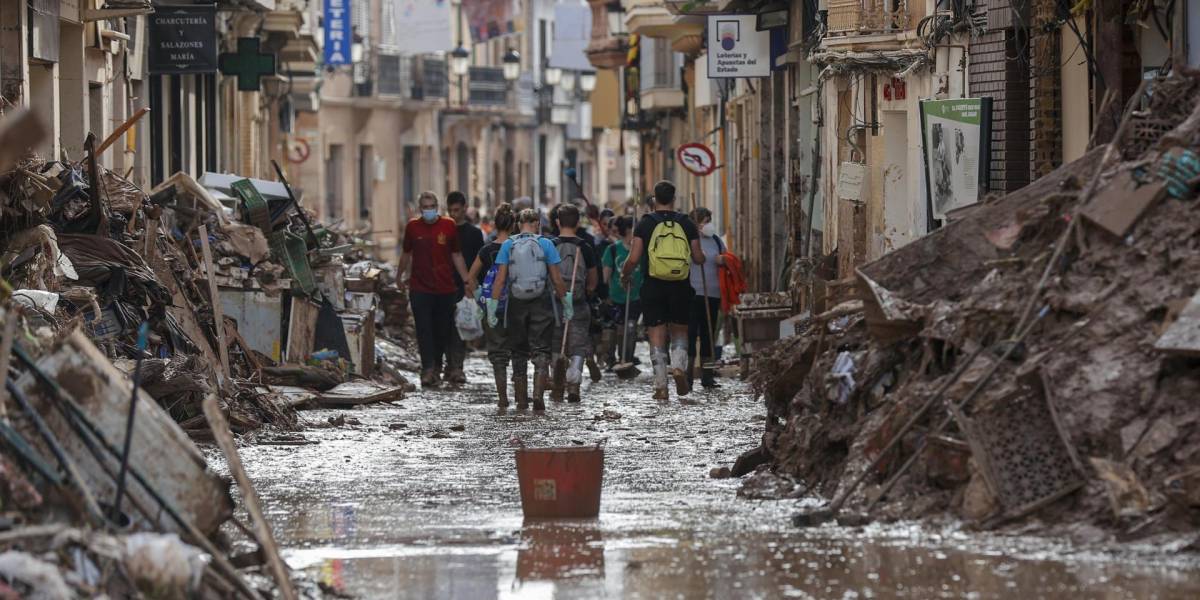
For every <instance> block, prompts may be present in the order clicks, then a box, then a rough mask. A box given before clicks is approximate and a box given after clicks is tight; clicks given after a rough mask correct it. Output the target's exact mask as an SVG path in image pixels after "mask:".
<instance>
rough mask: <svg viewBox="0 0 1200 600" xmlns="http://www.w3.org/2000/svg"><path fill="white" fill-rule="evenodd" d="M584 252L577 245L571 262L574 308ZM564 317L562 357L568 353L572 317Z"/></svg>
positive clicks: (572, 301)
mask: <svg viewBox="0 0 1200 600" xmlns="http://www.w3.org/2000/svg"><path fill="white" fill-rule="evenodd" d="M567 243H568V244H569V243H570V242H567ZM582 252H583V246H582V245H579V246H576V247H575V262H574V263H572V264H571V304H572V308H573V305H574V304H575V280H576V279H578V278H577V277H576V276H575V275H576V274H578V273H579V259H580V258H581V255H582ZM564 313H565V309H564ZM563 317H564V318H563V339H562V349H560V350H559V351H558V355H559V356H562V357H566V355H567V334H569V333H571V319H567V318H565V317H566V314H564V315H563Z"/></svg>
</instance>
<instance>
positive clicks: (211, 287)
mask: <svg viewBox="0 0 1200 600" xmlns="http://www.w3.org/2000/svg"><path fill="white" fill-rule="evenodd" d="M199 234H200V251H201V252H202V253H203V255H204V275H205V279H207V280H208V298H209V303H210V304H211V305H212V312H213V324H214V326H215V327H216V329H217V352H219V353H220V357H221V370H220V374H221V378H222V380H221V381H220V382H219V383H220V385H222V386H223V385H224V384H225V381H224V379H225V378H228V377H229V347H228V345H227V344H226V342H225V327H223V326H222V324H223V323H224V322H225V315H224V311H222V310H221V290H220V288H218V287H217V280H216V279H214V278H213V277H214V275H215V274H214V272H213V260H212V249H210V248H209V247H208V225H204V224H201V225H200V231H199Z"/></svg>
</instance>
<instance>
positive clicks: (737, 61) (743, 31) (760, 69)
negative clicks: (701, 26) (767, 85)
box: [707, 15, 771, 79]
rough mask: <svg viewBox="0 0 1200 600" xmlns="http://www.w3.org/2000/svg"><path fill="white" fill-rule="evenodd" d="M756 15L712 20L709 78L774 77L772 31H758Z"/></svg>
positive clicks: (714, 18)
mask: <svg viewBox="0 0 1200 600" xmlns="http://www.w3.org/2000/svg"><path fill="white" fill-rule="evenodd" d="M757 21H758V17H757V16H755V15H710V16H709V17H708V33H707V35H708V76H709V77H710V78H714V79H715V78H722V77H724V78H729V77H770V76H771V30H769V29H768V30H766V31H759V30H758V24H757Z"/></svg>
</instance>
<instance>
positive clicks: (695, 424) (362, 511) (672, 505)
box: [243, 359, 1200, 599]
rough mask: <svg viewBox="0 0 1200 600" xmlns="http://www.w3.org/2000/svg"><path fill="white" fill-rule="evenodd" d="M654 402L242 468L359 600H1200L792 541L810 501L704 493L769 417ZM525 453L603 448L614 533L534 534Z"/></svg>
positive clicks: (856, 532) (944, 545)
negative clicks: (517, 462)
mask: <svg viewBox="0 0 1200 600" xmlns="http://www.w3.org/2000/svg"><path fill="white" fill-rule="evenodd" d="M470 365H471V367H472V368H471V372H470V375H471V377H472V381H478V382H483V381H485V378H490V377H489V376H490V372H489V369H488V368H487V366H486V364H485V363H484V362H483V361H480V360H477V359H476V360H472V361H471V363H470ZM648 392H649V390H648V385H647V382H646V381H642V380H639V381H636V382H617V381H615V380H611V381H610V380H607V379H606V380H605V381H604V382H602V383H601V384H596V385H593V386H591V388H590V389H585V400H584V403H583V404H580V405H551V406H550V410H549V412H548V413H547V414H546V415H545V416H542V417H536V416H533V415H529V414H507V415H503V416H498V415H497V414H496V411H495V409H494V408H493V407H492V406H491V397H490V395H489V394H488V391H487V390H486V388H485V387H484V386H483V384H482V383H480V384H477V385H470V386H467V387H466V388H465V389H463V390H459V391H453V392H436V393H417V394H413V395H410V396H409V397H407V398H406V399H405V400H404V401H403V403H402V406H378V407H368V408H362V409H357V410H352V411H341V412H339V411H308V412H305V413H304V417H305V418H306V419H308V420H309V421H312V422H313V423H320V422H324V421H325V419H326V418H327V417H329V416H333V415H336V414H346V415H348V416H353V417H355V418H357V419H358V420H359V421H360V422H361V424H360V425H353V426H347V427H342V428H331V429H311V430H308V431H306V432H305V436H306V437H307V438H309V439H311V440H313V441H317V442H319V443H317V444H314V445H309V446H254V447H249V448H245V449H244V451H243V458H244V461H245V462H246V465H247V468H248V469H249V471H250V475H251V477H252V478H253V479H254V481H255V482H256V484H257V486H258V491H259V494H260V495H261V496H262V500H263V503H264V505H265V506H266V507H267V511H268V518H269V519H270V520H271V521H272V524H273V526H274V527H275V531H276V535H277V538H278V540H279V543H280V544H281V546H283V548H284V551H285V558H286V559H287V560H288V562H289V563H290V564H291V565H292V566H293V567H295V568H301V569H306V570H308V571H309V572H310V573H312V574H313V575H314V576H315V577H317V578H319V579H321V580H322V581H324V582H325V583H327V584H328V585H329V586H331V587H333V588H335V589H337V590H340V591H343V592H345V593H348V594H352V595H355V596H357V597H361V598H422V599H423V598H471V599H474V598H480V599H490V598H522V599H524V598H535V599H536V598H556V599H566V598H602V597H609V598H784V597H794V598H921V599H923V598H981V599H982V598H1014V597H1022V598H1071V599H1075V598H1104V599H1109V598H1112V599H1116V598H1139V599H1141V598H1163V599H1169V598H1188V599H1192V598H1198V597H1200V568H1198V563H1197V561H1195V560H1194V559H1192V558H1189V557H1182V558H1181V557H1177V556H1169V557H1166V558H1161V557H1153V556H1152V555H1147V554H1136V555H1131V554H1121V555H1114V554H1109V553H1104V552H1096V551H1090V550H1084V549H1079V548H1073V547H1071V546H1069V545H1065V544H1051V543H1050V542H1047V541H1044V540H1037V539H1028V538H1002V537H995V536H981V535H977V534H968V533H965V532H963V531H960V530H958V529H955V528H949V529H944V530H943V529H928V528H921V527H917V526H915V525H906V524H900V525H888V526H869V527H867V528H862V529H845V528H839V527H834V526H830V527H825V528H817V529H809V530H798V529H795V528H793V527H791V526H790V525H789V517H790V516H791V514H793V513H794V512H795V511H796V510H797V509H798V504H797V501H783V502H760V501H748V500H740V499H738V498H736V496H735V492H736V489H737V486H738V481H737V480H711V479H708V477H707V474H708V471H709V469H711V468H712V467H714V466H722V465H728V464H730V463H731V462H732V460H733V459H734V458H735V457H736V456H737V455H738V453H740V452H741V451H743V450H746V449H748V448H750V447H751V446H753V445H754V444H755V443H756V440H757V439H758V437H759V434H760V432H761V427H762V423H761V418H762V417H761V416H759V415H760V414H761V412H762V408H761V404H760V403H758V402H754V401H753V400H752V399H751V398H750V397H749V396H748V394H747V392H746V390H744V389H743V388H741V387H740V386H738V385H736V384H733V383H730V382H726V385H725V388H724V389H723V390H722V391H721V392H712V393H708V392H705V393H699V394H697V396H696V397H695V400H694V402H693V403H691V404H689V405H681V404H680V403H678V402H671V403H666V404H659V403H656V402H654V401H652V400H651V399H650V398H649V393H648ZM605 410H608V411H615V412H614V413H610V414H608V415H604V414H603V411H605ZM616 414H619V416H615V415H616ZM517 439H520V440H523V441H524V442H525V443H526V444H529V445H531V446H546V445H573V444H591V443H595V442H597V441H600V440H607V446H606V448H607V450H606V464H605V475H604V479H605V487H604V497H603V500H602V505H601V514H600V518H599V519H595V520H589V521H554V522H539V521H525V520H524V519H523V517H522V514H521V509H520V499H519V495H518V490H517V482H516V473H515V469H514V462H513V461H514V459H513V448H514V444H515V440H517Z"/></svg>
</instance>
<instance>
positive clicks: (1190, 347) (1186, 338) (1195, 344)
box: [1154, 291, 1200, 357]
mask: <svg viewBox="0 0 1200 600" xmlns="http://www.w3.org/2000/svg"><path fill="white" fill-rule="evenodd" d="M1154 349H1155V350H1158V351H1159V352H1165V353H1167V354H1174V355H1179V356H1193V357H1200V291H1198V292H1196V295H1195V296H1192V299H1191V300H1190V301H1189V302H1188V304H1187V306H1185V307H1184V309H1183V311H1182V312H1180V313H1179V317H1178V318H1176V319H1175V322H1174V323H1171V326H1170V327H1168V328H1167V330H1166V331H1165V332H1164V333H1163V334H1162V336H1160V337H1159V338H1158V341H1157V342H1154Z"/></svg>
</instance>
